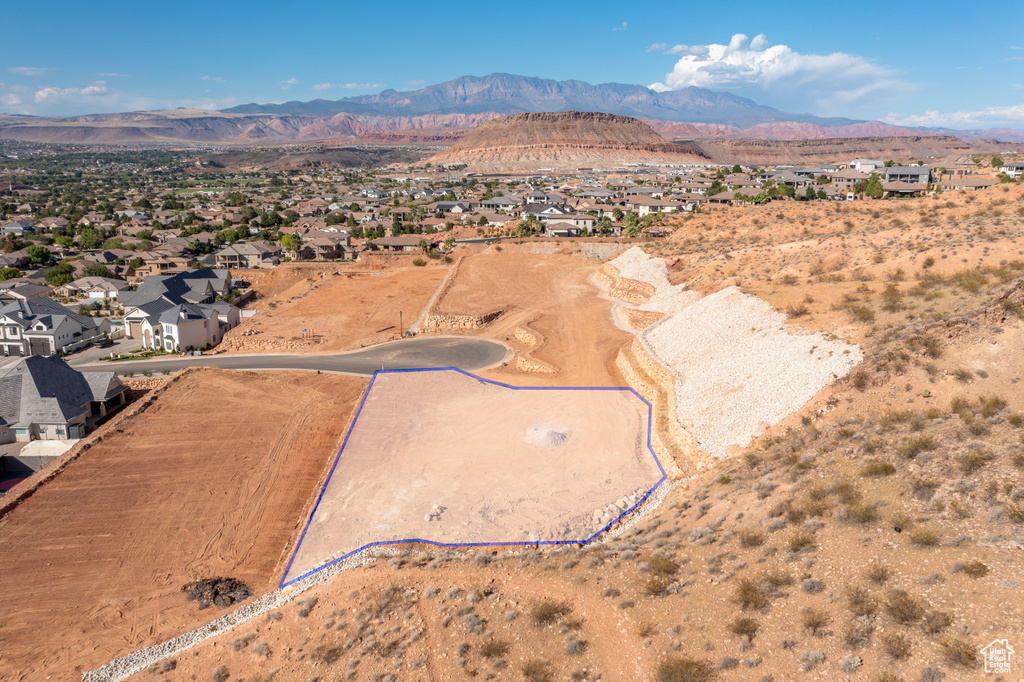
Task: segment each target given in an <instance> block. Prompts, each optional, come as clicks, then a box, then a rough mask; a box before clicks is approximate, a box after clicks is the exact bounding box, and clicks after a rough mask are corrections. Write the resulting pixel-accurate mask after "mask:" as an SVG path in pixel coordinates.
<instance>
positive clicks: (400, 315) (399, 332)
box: [398, 310, 404, 338]
mask: <svg viewBox="0 0 1024 682" xmlns="http://www.w3.org/2000/svg"><path fill="white" fill-rule="evenodd" d="M402 336H404V334H403V333H402V311H401V310H399V311H398V338H402Z"/></svg>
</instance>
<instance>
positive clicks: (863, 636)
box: [843, 619, 875, 649]
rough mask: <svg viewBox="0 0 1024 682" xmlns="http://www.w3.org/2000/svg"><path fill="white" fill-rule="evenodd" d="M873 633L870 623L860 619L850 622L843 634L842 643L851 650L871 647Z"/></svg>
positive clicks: (873, 629) (873, 628) (872, 626)
mask: <svg viewBox="0 0 1024 682" xmlns="http://www.w3.org/2000/svg"><path fill="white" fill-rule="evenodd" d="M874 632H875V626H874V625H872V624H871V623H870V622H867V621H863V620H860V619H857V620H853V621H851V622H850V623H849V624H848V625H847V626H846V630H845V631H844V632H843V643H844V644H846V646H848V647H850V648H851V649H860V648H863V647H867V646H871V635H872V634H874Z"/></svg>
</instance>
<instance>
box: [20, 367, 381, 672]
mask: <svg viewBox="0 0 1024 682" xmlns="http://www.w3.org/2000/svg"><path fill="white" fill-rule="evenodd" d="M366 384H367V382H366V381H365V380H363V379H357V378H354V377H345V376H336V375H330V376H328V375H320V376H317V375H313V374H305V373H303V374H298V373H284V372H277V373H266V374H262V375H256V374H253V373H235V372H226V371H219V370H202V371H197V372H194V373H190V374H188V375H185V376H184V377H182V378H181V379H180V380H178V381H176V382H174V383H172V384H171V385H170V386H169V387H168V388H167V389H166V391H165V392H164V393H162V394H160V395H158V396H157V397H158V399H157V400H156V402H154V403H153V404H152V405H151V406H150V407H149V408H148V409H147V410H146V411H144V412H142V413H140V414H137V415H134V416H129V417H126V418H125V419H123V420H119V421H118V420H115V421H114V422H112V423H111V424H110V425H108V427H109V428H113V429H116V430H117V433H111V434H109V435H108V436H107V437H105V438H104V440H103V441H102V442H100V443H98V444H96V445H94V446H93V448H92V449H90V450H89V451H87V452H86V453H84V454H83V455H82V456H81V458H80V459H78V460H77V461H74V462H72V463H71V464H70V465H69V466H68V468H67V469H66V470H65V471H63V472H62V473H61V474H60V475H59V476H57V477H56V478H55V479H54V480H52V481H50V482H49V483H47V484H45V485H44V486H43V487H42V488H40V489H39V490H38V491H37V492H36V493H35V495H33V496H32V497H31V498H29V499H27V500H26V501H24V502H23V503H22V504H21V505H20V506H18V507H17V508H15V509H13V510H12V511H11V512H10V513H8V514H7V515H6V516H5V517H4V518H3V519H2V520H0V542H2V546H3V551H2V552H0V593H2V594H3V595H4V609H3V611H4V613H5V616H4V617H3V618H2V619H0V678H3V679H9V680H41V679H51V678H50V677H48V676H51V675H52V679H59V680H74V679H79V676H80V674H81V671H82V670H88V669H91V668H94V667H96V666H98V665H101V664H103V663H104V662H106V661H107V660H109V659H111V658H114V657H116V656H118V655H122V654H124V653H126V652H128V651H132V650H134V649H137V648H139V647H142V646H147V645H149V644H153V643H155V642H158V641H162V640H164V639H167V638H168V637H170V636H174V635H176V634H178V633H180V632H182V631H185V630H189V629H191V628H194V627H197V626H199V625H201V624H203V623H206V622H209V621H211V620H213V619H214V618H217V617H219V616H220V615H222V613H223V609H221V608H219V607H212V608H210V609H208V610H204V611H198V610H197V605H196V604H195V602H188V601H186V599H185V596H184V595H183V594H182V593H181V587H182V585H184V584H185V583H186V582H189V581H192V580H197V579H200V578H206V577H215V576H230V577H233V578H237V579H240V580H242V581H244V582H246V583H247V584H248V585H249V586H250V587H251V588H252V589H253V591H254V592H255V593H256V594H261V593H263V592H266V591H267V590H268V589H272V588H274V587H276V585H277V581H278V579H279V577H280V572H281V570H283V567H284V559H285V558H286V557H287V554H288V552H289V551H290V548H289V547H288V544H289V540H290V539H292V537H293V536H292V533H293V531H294V530H295V524H296V520H297V519H300V518H302V516H303V514H304V510H305V509H306V508H307V504H308V503H309V499H310V494H311V492H312V491H313V490H314V489H315V488H316V485H317V483H318V481H319V480H321V478H322V476H323V475H325V473H326V470H325V467H326V465H327V464H328V463H329V462H330V460H331V457H332V456H333V455H334V453H336V452H337V448H338V447H339V446H340V442H341V436H342V435H343V433H344V430H345V428H346V426H347V421H348V420H349V419H350V416H351V414H352V413H353V411H354V406H355V404H356V401H357V400H358V398H359V397H360V395H361V393H362V391H363V389H364V388H365V386H366ZM200 424H201V425H202V428H201V429H199V428H196V426H197V425H200Z"/></svg>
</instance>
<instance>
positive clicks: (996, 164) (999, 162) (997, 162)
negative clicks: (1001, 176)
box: [992, 156, 1003, 168]
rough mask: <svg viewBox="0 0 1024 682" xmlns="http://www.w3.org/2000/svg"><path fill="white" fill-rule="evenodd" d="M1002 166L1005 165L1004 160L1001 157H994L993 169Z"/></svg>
mask: <svg viewBox="0 0 1024 682" xmlns="http://www.w3.org/2000/svg"><path fill="white" fill-rule="evenodd" d="M1002 165H1003V159H1002V158H1001V157H999V156H993V157H992V167H993V168H999V167H1000V166H1002Z"/></svg>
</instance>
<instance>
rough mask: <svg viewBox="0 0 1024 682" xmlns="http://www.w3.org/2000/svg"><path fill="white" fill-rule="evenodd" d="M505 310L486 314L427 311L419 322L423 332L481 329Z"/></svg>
mask: <svg viewBox="0 0 1024 682" xmlns="http://www.w3.org/2000/svg"><path fill="white" fill-rule="evenodd" d="M504 312H505V311H504V310H495V311H493V312H489V313H486V314H484V315H453V314H450V313H427V314H426V315H424V316H423V321H422V322H420V324H419V330H420V331H423V332H446V331H458V330H460V329H479V328H480V327H483V326H485V325H487V324H489V323H491V322H493V321H494V320H496V319H497V318H498V317H500V316H501V315H502V314H503V313H504Z"/></svg>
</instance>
